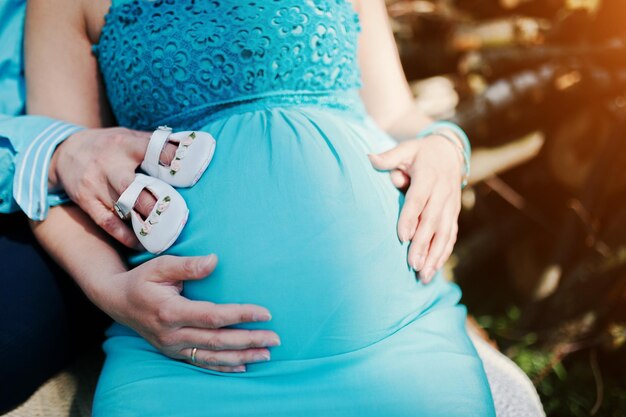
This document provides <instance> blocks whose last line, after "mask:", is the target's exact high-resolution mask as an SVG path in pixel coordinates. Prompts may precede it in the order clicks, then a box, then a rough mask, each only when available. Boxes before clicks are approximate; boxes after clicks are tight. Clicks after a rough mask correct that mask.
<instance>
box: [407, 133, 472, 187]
mask: <svg viewBox="0 0 626 417" xmlns="http://www.w3.org/2000/svg"><path fill="white" fill-rule="evenodd" d="M450 132H452V133H453V134H451V133H450ZM426 136H440V137H442V138H444V139H446V140H448V141H450V142H451V143H452V144H453V145H454V146H455V148H456V149H457V150H458V151H459V152H460V153H461V156H462V157H463V162H464V165H465V172H464V174H463V177H462V179H461V188H465V186H466V185H467V182H468V179H469V175H470V158H471V154H472V147H471V145H470V142H469V139H468V137H467V134H466V133H465V132H464V131H463V129H461V127H459V125H457V124H455V123H452V122H447V121H437V122H433V123H431V124H430V125H428V126H426V127H425V128H424V129H422V130H421V131H420V132H419V133H418V134H417V138H418V139H420V138H424V137H426Z"/></svg>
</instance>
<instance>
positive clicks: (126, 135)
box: [49, 128, 176, 247]
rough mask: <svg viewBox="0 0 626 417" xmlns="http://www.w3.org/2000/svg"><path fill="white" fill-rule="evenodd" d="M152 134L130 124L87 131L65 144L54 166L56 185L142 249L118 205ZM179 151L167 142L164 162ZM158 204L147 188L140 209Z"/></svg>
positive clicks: (116, 235)
mask: <svg viewBox="0 0 626 417" xmlns="http://www.w3.org/2000/svg"><path fill="white" fill-rule="evenodd" d="M150 135H151V133H148V132H139V131H135V130H128V129H124V128H108V129H87V130H83V131H80V132H77V133H75V134H73V135H72V136H70V137H69V138H68V139H67V140H65V141H64V142H63V143H62V144H61V145H59V147H58V148H57V149H56V151H55V152H54V154H53V156H52V161H51V164H50V170H49V187H50V189H55V188H56V189H61V188H62V189H63V190H64V191H65V193H66V194H67V195H68V196H69V197H70V198H71V199H72V201H74V202H75V203H76V204H77V205H78V206H79V207H80V208H81V209H83V211H85V213H87V214H88V215H89V217H91V218H92V220H93V221H94V222H95V223H96V224H97V225H98V226H100V227H101V228H102V229H104V230H105V231H106V232H107V233H108V234H110V235H111V236H113V237H114V238H115V239H116V240H118V241H119V242H121V243H122V244H124V245H125V246H128V247H139V242H138V240H137V238H136V237H135V235H134V233H133V231H132V230H131V229H130V228H129V227H128V226H127V225H126V224H125V223H124V222H123V221H122V220H121V219H120V218H119V217H118V216H117V215H116V214H115V212H114V211H113V204H114V203H115V201H117V199H118V198H119V196H120V195H121V194H122V192H123V191H124V190H125V189H126V188H127V187H128V186H129V185H130V183H131V182H132V181H133V180H134V178H135V171H136V170H137V167H139V165H140V164H141V162H142V160H143V158H144V155H145V153H146V148H147V147H148V142H149V140H150ZM175 151H176V146H174V145H172V144H168V145H166V147H165V149H164V151H163V153H162V155H161V161H162V162H164V163H168V162H169V161H170V160H171V159H172V157H173V154H174V152H175ZM154 203H155V199H154V197H153V196H152V195H151V194H150V193H148V192H146V191H143V192H142V193H141V195H140V197H139V200H138V201H137V208H138V210H139V211H140V212H141V213H142V214H149V213H150V211H151V210H152V206H153V205H154Z"/></svg>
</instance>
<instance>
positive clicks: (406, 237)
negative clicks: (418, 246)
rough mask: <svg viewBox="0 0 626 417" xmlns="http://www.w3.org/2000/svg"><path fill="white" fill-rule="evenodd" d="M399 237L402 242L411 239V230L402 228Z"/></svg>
mask: <svg viewBox="0 0 626 417" xmlns="http://www.w3.org/2000/svg"><path fill="white" fill-rule="evenodd" d="M398 237H399V238H400V242H402V243H406V242H408V241H409V231H408V230H406V229H404V230H400V233H399V234H398Z"/></svg>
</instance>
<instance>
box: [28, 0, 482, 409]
mask: <svg viewBox="0 0 626 417" xmlns="http://www.w3.org/2000/svg"><path fill="white" fill-rule="evenodd" d="M50 3H51V2H48V1H45V0H32V1H31V2H30V3H29V16H28V31H29V32H28V40H27V59H28V61H27V66H28V68H27V75H28V83H29V84H28V88H29V103H30V104H29V106H30V108H29V110H30V111H31V112H35V113H45V114H49V115H52V116H55V117H57V118H60V119H66V120H69V121H72V122H74V123H81V124H84V125H88V126H103V125H109V124H111V122H112V118H111V116H109V112H108V110H107V109H108V107H107V104H106V102H107V100H108V102H109V103H110V109H111V110H112V114H113V116H114V118H115V120H117V122H118V123H119V124H120V125H121V126H126V127H132V128H135V129H146V130H153V129H154V128H156V127H157V126H159V125H165V124H166V125H168V126H171V127H172V128H173V129H174V130H175V131H178V130H197V131H205V132H209V133H210V134H211V135H213V137H214V138H215V139H216V141H217V145H216V148H215V153H214V156H213V160H212V162H211V163H210V165H209V167H208V169H207V171H206V172H205V174H204V175H203V176H202V178H201V179H200V180H199V182H198V183H197V184H196V185H195V186H194V187H193V188H189V189H180V190H179V191H180V193H181V195H182V196H183V197H184V199H185V200H186V202H187V205H188V207H189V212H190V215H189V221H188V223H187V225H186V227H185V229H184V230H183V233H182V234H181V236H180V237H179V239H178V240H177V241H176V243H175V244H174V245H173V246H172V247H171V248H170V249H169V250H168V251H167V252H166V253H170V254H175V255H204V254H206V253H208V252H215V253H217V254H218V255H219V257H220V265H219V267H218V268H217V269H216V270H215V272H214V273H213V274H212V275H211V277H210V278H207V279H204V280H197V281H193V282H189V283H186V284H185V287H184V289H183V294H184V295H185V296H187V297H189V298H191V299H194V300H211V301H214V302H217V303H254V304H259V305H263V306H265V307H267V308H268V309H269V310H270V311H271V312H272V321H271V322H270V324H269V329H270V330H273V331H275V332H276V333H278V334H279V335H280V337H281V345H280V346H276V347H272V348H271V358H270V357H269V356H268V355H262V357H260V358H257V359H258V360H259V362H257V363H254V364H252V365H248V366H247V368H246V369H245V372H219V371H216V370H213V369H209V368H211V366H203V365H211V364H212V361H211V358H210V357H203V356H202V355H200V352H199V351H198V352H197V356H196V352H194V351H192V350H190V349H184V350H183V351H181V358H187V361H183V360H181V361H176V360H173V359H170V358H167V357H165V356H163V355H162V354H160V353H159V352H158V351H157V350H156V349H155V348H153V347H152V346H151V345H150V344H149V343H148V342H147V341H145V340H144V339H142V338H141V337H140V336H139V335H137V334H136V333H134V332H132V331H131V330H129V329H127V328H124V327H123V326H121V325H114V326H113V327H112V328H111V329H110V330H109V332H108V340H107V342H106V343H105V346H104V348H105V351H106V354H107V359H106V363H105V366H104V370H103V372H102V375H101V378H100V381H99V384H98V389H97V393H96V398H95V405H94V414H95V416H126V415H129V416H203V415H206V416H311V417H313V416H320V417H334V416H336V417H349V416H359V417H363V416H491V415H494V412H493V405H492V400H491V394H490V392H489V387H488V385H487V381H486V378H485V375H484V371H483V367H482V364H481V362H480V360H479V359H478V357H477V355H476V352H475V350H474V348H473V346H472V344H471V342H470V341H469V339H468V337H467V335H466V333H465V330H464V323H465V309H464V307H462V306H460V305H459V304H458V301H459V299H460V291H459V289H458V288H457V287H456V286H455V285H454V284H451V283H448V282H446V281H445V280H444V279H443V278H442V277H441V275H440V274H439V273H438V272H437V273H435V269H436V268H437V267H440V266H441V264H442V263H443V261H445V258H447V256H448V255H449V251H450V250H451V245H452V243H453V242H454V239H455V235H456V229H455V227H456V226H455V225H456V216H457V214H458V207H459V202H458V197H459V189H460V187H461V179H462V173H463V162H462V158H460V157H459V154H458V152H457V149H456V148H455V145H454V143H451V142H454V140H450V139H451V138H450V137H446V135H445V134H444V135H443V136H442V135H439V136H437V135H431V136H429V137H426V138H423V139H419V140H414V141H412V142H409V143H408V144H407V145H403V146H405V148H402V149H401V150H403V152H404V154H402V153H401V152H397V153H392V154H390V155H389V154H388V155H386V157H380V156H379V157H373V160H372V162H374V163H375V165H376V166H377V167H378V168H382V169H394V171H393V172H392V174H393V179H394V182H395V183H396V185H404V183H406V182H407V181H408V180H409V179H410V181H411V188H409V191H408V193H407V197H406V202H404V197H403V195H402V194H401V193H400V192H399V191H398V190H397V189H396V188H395V187H394V185H393V184H392V181H390V179H389V175H388V173H387V172H383V171H379V170H376V169H375V168H373V167H372V162H371V161H370V159H368V154H373V153H377V152H381V151H383V150H387V149H389V148H392V147H393V146H394V142H393V140H392V139H391V135H393V136H395V137H398V138H410V137H415V136H416V135H417V134H418V132H420V130H422V129H423V128H424V127H425V126H426V125H427V124H428V122H429V120H428V119H427V118H425V117H424V116H422V115H420V114H417V113H416V112H415V111H414V110H410V109H412V105H411V97H410V93H409V90H408V87H407V84H406V81H405V79H404V77H403V75H402V72H401V69H400V65H399V62H398V57H397V54H396V52H395V49H394V45H393V38H392V36H391V34H390V31H389V27H388V24H387V21H386V16H385V9H384V2H383V1H382V0H376V1H374V0H361V1H359V2H356V1H355V2H349V1H347V0H262V1H261V0H256V1H250V0H247V1H242V0H176V1H175V0H158V1H148V0H134V1H116V0H114V1H113V4H110V3H108V2H107V1H106V0H99V1H95V0H84V1H81V0H78V1H77V0H71V1H70V0H62V1H59V2H55V3H54V5H52V4H50ZM357 50H358V59H357ZM448 133H450V132H448ZM447 136H450V134H448V135H447ZM452 139H453V138H452ZM396 151H398V149H396V150H395V151H392V152H396ZM411 152H412V154H411ZM406 153H409V154H411V155H410V157H408V158H405V157H401V156H399V155H401V154H402V155H405V154H406ZM418 153H419V154H421V158H420V159H418V158H417V157H416V154H418ZM416 160H419V161H420V164H419V166H415V164H413V165H412V162H413V161H416ZM395 168H397V169H395ZM416 172H418V173H422V174H423V175H416V174H415V173H416ZM409 176H410V178H409ZM422 196H425V197H426V198H422ZM116 198H117V196H112V199H113V200H115V199H116ZM420 200H421V201H422V204H420V202H419V201H420ZM77 220H79V219H77V218H76V216H73V217H71V218H67V219H65V221H68V222H69V223H68V226H67V228H66V229H65V230H73V226H71V224H70V223H71V222H76V221H77ZM418 220H419V222H418ZM73 238H75V239H84V240H85V242H88V241H89V239H91V238H92V236H89V235H87V234H84V236H74V237H73ZM409 241H410V242H409ZM96 246H97V245H96V244H93V245H89V244H87V243H86V244H85V246H84V247H85V249H84V250H94V249H90V248H95V247H96ZM105 255H106V256H110V255H111V254H110V253H109V252H107V253H106V254H104V253H103V256H105ZM76 256H80V255H79V254H77V255H76ZM150 256H152V255H150V254H148V253H143V254H139V255H136V256H133V257H131V260H130V261H131V262H132V263H140V262H143V261H145V260H147V259H149V257H150ZM409 265H411V266H413V267H414V268H415V269H417V270H421V277H422V280H418V279H416V275H415V271H414V270H413V269H412V268H411V267H410V266H409ZM241 327H242V328H244V329H258V328H262V327H263V328H267V324H263V326H261V325H260V324H258V323H257V324H248V325H243V326H241ZM190 358H192V359H193V361H191V360H190ZM192 362H195V363H192ZM197 365H200V366H197ZM240 370H241V369H240Z"/></svg>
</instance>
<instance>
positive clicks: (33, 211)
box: [13, 121, 82, 220]
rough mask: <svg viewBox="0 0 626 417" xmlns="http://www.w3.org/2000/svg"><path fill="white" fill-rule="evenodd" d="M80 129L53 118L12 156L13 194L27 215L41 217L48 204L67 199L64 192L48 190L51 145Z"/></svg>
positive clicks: (35, 218)
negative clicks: (13, 170)
mask: <svg viewBox="0 0 626 417" xmlns="http://www.w3.org/2000/svg"><path fill="white" fill-rule="evenodd" d="M81 129H82V128H80V127H78V126H75V125H72V124H69V123H65V122H60V121H55V122H53V123H51V124H49V125H48V126H47V127H46V128H45V129H43V130H42V131H41V132H40V133H39V134H38V135H37V136H36V137H35V138H34V139H33V140H32V142H31V143H30V144H29V145H28V147H27V148H26V150H25V151H24V152H22V153H20V155H19V156H18V158H17V159H16V162H15V176H14V178H13V198H14V199H15V201H16V202H17V204H18V205H19V206H20V208H21V209H22V211H24V213H26V215H27V216H28V217H29V218H31V219H33V220H44V219H45V218H46V216H47V215H48V208H49V207H50V205H56V204H61V203H63V202H66V201H67V197H66V196H65V195H64V194H50V195H49V194H48V169H49V168H50V160H51V159H52V153H53V152H54V150H55V148H56V147H57V146H58V145H59V144H60V143H61V142H63V141H64V140H65V139H67V138H68V137H69V136H70V135H72V134H73V133H76V132H77V131H79V130H81Z"/></svg>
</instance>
